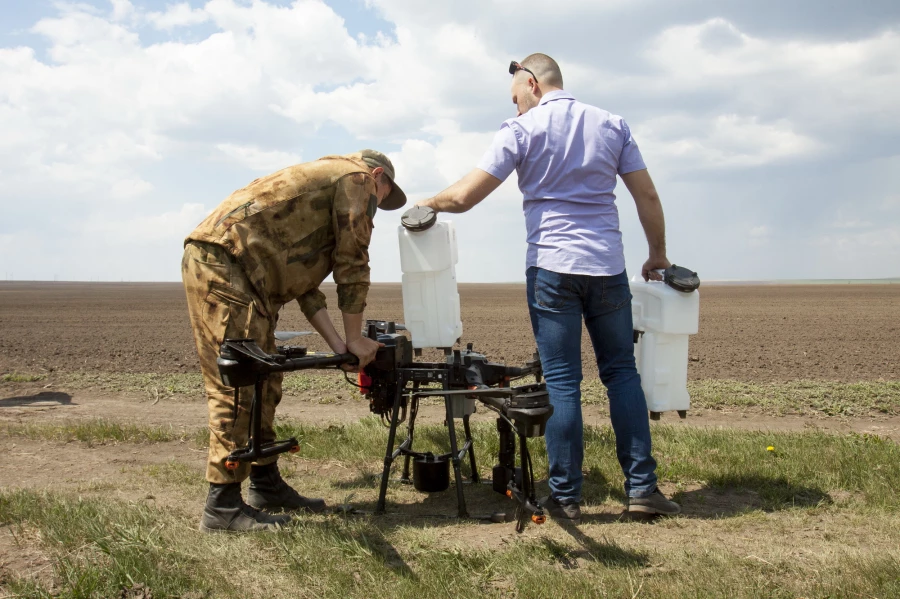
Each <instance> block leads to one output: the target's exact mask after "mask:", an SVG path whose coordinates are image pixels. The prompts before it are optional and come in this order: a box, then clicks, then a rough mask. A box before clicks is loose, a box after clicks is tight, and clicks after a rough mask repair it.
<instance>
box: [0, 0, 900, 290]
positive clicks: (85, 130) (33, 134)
mask: <svg viewBox="0 0 900 599" xmlns="http://www.w3.org/2000/svg"><path fill="white" fill-rule="evenodd" d="M532 52H544V53H547V54H550V55H551V56H553V57H554V58H556V59H557V60H558V62H559V63H560V65H561V67H562V69H563V74H564V77H565V80H566V88H567V90H568V91H569V92H571V93H572V94H574V95H575V97H576V98H578V99H580V100H582V101H585V102H589V103H592V104H595V105H598V106H601V107H603V108H605V109H607V110H609V111H610V112H613V113H616V114H620V115H622V116H624V117H625V119H626V120H627V121H628V122H629V124H630V126H631V129H632V131H633V133H634V135H635V138H636V139H637V141H638V143H639V145H640V147H641V149H642V152H643V154H644V158H645V161H646V162H647V164H648V166H649V168H650V173H651V175H652V176H653V178H654V180H655V182H656V185H657V188H658V189H659V191H660V194H661V197H662V199H663V206H664V208H665V212H666V221H667V229H668V246H669V257H670V259H671V260H673V261H674V262H676V263H679V264H684V265H687V266H690V267H692V268H693V269H695V270H697V271H698V272H699V273H700V275H701V278H706V279H780V278H788V279H798V278H881V277H896V276H900V4H898V3H897V1H896V0H865V1H862V2H858V1H857V2H850V1H841V0H829V1H827V2H825V1H823V0H793V1H791V2H784V1H783V0H758V1H756V2H745V1H737V0H716V1H713V0H683V1H677V0H563V1H559V2H546V1H544V0H541V1H538V0H515V1H512V0H498V1H495V2H487V1H484V0H479V1H475V0H456V1H455V2H426V1H424V0H327V1H324V2H323V1H319V0H297V1H295V2H289V1H285V0H268V1H263V0H254V1H250V0H210V1H206V2H205V1H203V0H191V1H189V2H180V3H178V2H167V1H166V0H130V1H129V0H83V1H81V2H68V1H53V2H51V1H48V0H28V1H25V0H0V206H2V214H0V275H2V277H3V279H10V278H12V279H16V280H22V279H38V280H53V279H54V278H56V279H59V280H108V281H120V280H128V281H175V280H178V278H179V270H178V266H179V261H180V256H181V251H182V249H181V248H182V240H183V238H184V236H185V235H186V234H187V233H188V232H189V231H190V230H192V229H193V228H194V226H196V224H197V223H199V222H200V221H201V220H202V219H203V217H204V216H205V215H206V214H207V213H208V212H209V211H210V210H212V208H213V207H214V206H216V204H218V203H219V202H220V201H221V200H222V199H224V198H225V197H226V196H227V195H228V194H229V193H231V191H233V190H234V189H237V188H240V187H242V186H244V185H245V184H247V183H248V182H250V181H251V180H253V179H254V178H256V177H258V176H260V175H262V174H266V173H268V172H271V171H274V170H277V169H279V168H281V167H284V166H288V165H290V164H293V163H296V162H301V161H305V160H313V159H315V158H318V157H320V156H323V155H327V154H335V153H348V152H352V151H355V150H358V149H360V148H363V147H372V148H376V149H380V150H382V151H384V152H386V153H388V154H389V155H390V156H391V158H392V159H393V160H394V162H395V165H396V167H397V173H398V174H397V176H398V181H399V182H400V183H401V184H402V185H403V187H404V188H405V190H406V191H407V194H408V195H409V196H410V198H411V199H413V200H415V199H417V198H423V197H427V196H429V195H432V194H434V193H435V192H437V191H439V190H441V189H442V188H444V187H445V186H446V185H448V184H449V183H452V182H453V181H455V180H456V178H458V177H459V176H461V175H463V174H464V173H466V172H467V171H468V170H470V169H471V168H472V167H474V165H475V164H476V162H477V161H478V159H479V158H480V157H481V155H482V153H483V152H484V150H485V149H486V147H487V145H488V144H489V142H490V140H491V138H492V135H493V133H494V132H495V131H496V130H497V128H498V127H499V125H500V123H501V122H502V121H503V120H504V119H506V118H509V117H511V116H514V114H515V109H514V106H513V104H512V103H511V100H510V97H509V79H510V77H509V75H508V74H507V72H506V67H507V65H508V63H509V61H510V60H511V59H514V58H515V59H521V58H524V57H525V56H526V55H528V54H530V53H532ZM514 179H515V178H514V177H513V178H512V179H510V180H509V181H507V182H506V184H504V185H503V186H502V187H501V188H500V190H498V191H497V192H496V193H495V194H493V195H492V196H491V197H489V198H488V199H487V200H485V202H484V203H483V204H482V205H480V206H479V207H478V208H476V209H475V210H473V211H472V212H470V213H468V214H465V215H456V216H453V217H452V220H454V222H455V223H456V226H457V230H458V233H459V241H460V262H459V265H458V269H457V272H458V275H459V279H460V280H461V281H471V282H490V281H519V280H523V279H524V273H523V265H524V250H525V247H524V224H523V223H524V221H523V218H522V212H521V196H520V195H519V194H518V189H517V188H516V185H515V180H514ZM617 203H618V205H619V210H620V214H621V218H622V228H623V232H624V235H625V247H626V258H627V264H628V269H629V270H630V271H632V272H635V271H637V270H638V269H639V268H640V264H641V263H642V262H643V260H644V259H645V257H646V251H647V250H646V241H645V239H644V236H643V233H642V231H641V228H640V224H639V223H638V221H637V216H636V213H635V209H634V203H633V201H632V200H631V197H630V196H629V195H628V192H627V191H626V190H625V188H624V186H620V188H619V193H618V202H617ZM398 222H399V215H398V214H395V213H387V212H380V213H379V214H378V215H377V217H376V229H375V234H374V237H373V242H372V247H371V257H372V263H373V280H376V281H396V280H399V278H400V270H399V258H398V250H397V237H396V227H397V223H398Z"/></svg>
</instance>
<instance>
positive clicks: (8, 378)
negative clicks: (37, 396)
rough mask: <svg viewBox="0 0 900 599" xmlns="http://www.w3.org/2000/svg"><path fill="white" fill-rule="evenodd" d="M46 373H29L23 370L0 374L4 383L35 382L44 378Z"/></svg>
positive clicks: (0, 378)
mask: <svg viewBox="0 0 900 599" xmlns="http://www.w3.org/2000/svg"><path fill="white" fill-rule="evenodd" d="M45 376H46V375H43V374H27V373H22V372H8V373H6V374H2V375H0V382H2V383H34V382H36V381H42V380H44V378H45Z"/></svg>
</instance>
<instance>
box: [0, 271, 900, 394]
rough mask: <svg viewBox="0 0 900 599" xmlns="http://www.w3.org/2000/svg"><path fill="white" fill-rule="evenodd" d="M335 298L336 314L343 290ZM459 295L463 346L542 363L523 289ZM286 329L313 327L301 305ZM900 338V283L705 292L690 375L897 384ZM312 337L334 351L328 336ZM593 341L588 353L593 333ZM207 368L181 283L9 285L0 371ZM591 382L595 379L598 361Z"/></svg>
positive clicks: (474, 288)
mask: <svg viewBox="0 0 900 599" xmlns="http://www.w3.org/2000/svg"><path fill="white" fill-rule="evenodd" d="M325 291H326V293H327V295H328V296H329V305H330V306H332V311H333V312H336V310H335V308H336V305H337V300H336V296H335V293H334V287H333V286H327V288H326V289H325ZM460 295H461V299H462V318H463V324H464V329H465V331H464V334H463V342H473V343H474V344H475V348H476V349H478V350H481V351H483V352H484V353H486V354H487V355H488V357H490V358H491V359H493V360H497V361H505V362H508V363H517V362H521V361H524V360H526V359H528V358H529V357H530V356H531V352H532V351H533V348H534V342H533V339H532V336H531V329H530V325H529V321H528V311H527V307H526V305H525V297H524V296H525V290H524V287H523V286H522V285H460ZM366 313H367V315H368V316H369V317H371V318H381V319H394V320H398V321H402V319H403V308H402V300H401V296H400V286H399V285H397V284H377V285H374V286H373V287H372V290H371V292H370V297H369V307H368V308H367V311H366ZM333 315H334V314H333ZM279 328H280V329H283V330H305V329H308V328H309V325H308V324H307V323H306V320H305V319H304V318H303V316H302V314H301V313H300V310H299V308H298V307H297V305H296V304H290V305H288V306H285V308H284V309H283V310H282V314H281V323H280V326H279ZM898 337H900V285H823V286H810V285H798V286H775V285H768V286H730V285H728V286H706V287H703V288H701V309H700V333H699V334H698V335H696V336H695V337H693V338H692V339H691V350H690V353H691V356H692V361H691V363H690V366H689V377H690V378H691V379H692V380H696V379H737V380H742V381H786V380H794V379H819V380H839V381H867V380H888V381H891V380H898V379H900V350H897V347H898V342H897V339H898ZM307 339H309V340H310V341H309V346H310V347H312V348H314V349H316V348H317V349H325V348H324V346H323V345H322V343H321V341H320V340H318V339H317V338H315V337H309V338H307ZM583 340H584V342H585V356H586V357H589V356H590V349H589V346H588V344H587V336H586V335H584V336H583ZM693 360H696V361H693ZM197 368H198V363H197V360H196V357H195V355H194V347H193V342H192V339H191V334H190V328H189V325H188V320H187V311H186V307H185V301H184V295H183V291H182V289H181V286H180V285H179V284H174V283H172V284H169V283H18V282H12V283H10V282H0V373H4V372H12V371H19V372H26V373H39V372H43V371H45V370H60V371H79V370H86V371H104V372H189V371H194V370H196V369H197ZM585 376H596V367H595V366H594V365H593V364H591V362H590V360H589V359H586V360H585Z"/></svg>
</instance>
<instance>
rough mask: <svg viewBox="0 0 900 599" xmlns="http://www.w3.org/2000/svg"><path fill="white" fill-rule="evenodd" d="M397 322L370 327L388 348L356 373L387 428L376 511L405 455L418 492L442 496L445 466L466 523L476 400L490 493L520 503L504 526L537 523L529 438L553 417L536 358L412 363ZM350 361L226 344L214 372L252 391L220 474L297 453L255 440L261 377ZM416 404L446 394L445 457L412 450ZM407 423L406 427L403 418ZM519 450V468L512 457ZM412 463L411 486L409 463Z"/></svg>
mask: <svg viewBox="0 0 900 599" xmlns="http://www.w3.org/2000/svg"><path fill="white" fill-rule="evenodd" d="M398 328H401V329H402V325H396V324H395V323H393V322H384V321H372V320H370V321H367V331H366V336H367V337H368V338H370V339H374V340H376V341H378V342H380V343H383V344H384V347H381V348H379V350H378V353H377V354H376V356H375V360H374V361H373V362H372V363H371V364H369V365H367V366H366V367H365V369H364V370H363V371H362V372H360V374H359V383H358V385H357V386H358V387H359V388H360V391H361V392H363V393H365V394H366V397H367V398H368V399H369V408H370V410H371V411H372V412H373V413H374V414H377V415H379V416H380V417H381V419H382V420H383V421H384V422H385V423H386V425H387V426H388V429H389V430H388V441H387V448H386V450H385V456H384V469H383V471H382V474H381V487H380V489H379V494H378V503H377V504H376V508H375V512H376V513H384V511H385V500H386V499H385V498H386V495H387V487H388V482H389V477H390V471H391V466H392V465H393V463H394V460H396V459H397V458H398V457H400V456H401V455H402V456H403V457H404V465H403V474H402V476H401V481H402V482H407V483H408V482H412V483H413V484H414V486H415V488H416V489H417V490H419V491H424V492H438V491H445V490H447V489H448V488H449V485H450V474H449V470H450V465H451V464H452V466H453V472H454V477H455V482H456V499H457V506H458V516H459V517H468V516H469V514H468V511H467V509H466V500H465V496H464V494H463V477H462V472H461V464H462V461H463V459H464V458H465V457H466V456H467V455H468V459H469V466H470V468H471V473H472V474H471V480H472V482H474V483H478V482H481V481H480V477H479V475H478V469H477V467H476V465H475V449H474V447H473V444H472V435H471V429H470V425H469V417H470V416H471V414H472V413H474V411H475V403H476V401H477V402H480V403H481V404H483V405H484V406H485V407H487V408H488V409H490V410H493V411H494V412H496V413H497V415H498V417H497V432H498V435H499V441H500V450H499V457H498V464H497V465H496V466H494V469H493V472H492V481H491V484H492V486H493V489H494V491H496V492H498V493H501V494H503V495H506V496H508V497H510V498H511V499H512V500H513V501H514V502H515V504H516V508H515V512H514V513H512V512H510V513H509V515H508V516H506V517H505V519H506V520H515V521H516V530H517V531H518V532H521V531H522V530H524V528H525V525H526V524H527V522H528V521H529V520H531V521H532V522H535V523H538V524H542V523H543V522H544V520H545V516H544V512H543V509H542V508H541V506H540V505H539V504H538V502H537V500H536V498H535V488H534V472H533V468H532V463H531V455H530V453H529V451H528V444H527V440H528V438H530V437H541V436H543V435H544V430H545V427H546V424H547V421H548V420H549V419H550V416H551V414H552V413H553V407H552V406H551V405H550V401H549V396H548V394H547V389H546V386H545V384H544V383H541V377H542V374H543V373H542V370H541V363H540V359H539V358H538V357H537V355H535V358H534V360H533V361H531V362H528V363H527V364H525V366H523V367H512V366H505V365H503V364H498V363H494V362H489V361H488V360H487V358H486V357H485V356H484V355H483V354H479V353H477V352H475V351H474V350H473V349H472V345H471V344H469V345H468V347H467V348H466V349H465V350H454V351H452V352H450V353H449V354H448V355H447V360H446V362H417V361H414V359H413V348H412V344H411V343H410V341H409V339H407V338H406V337H404V336H403V335H402V334H399V333H397V329H398ZM355 361H356V356H354V355H352V354H339V355H336V354H311V353H307V352H306V350H305V348H297V347H286V348H279V349H278V352H277V353H275V354H269V353H266V352H264V351H263V350H262V349H261V348H260V347H259V346H258V345H257V344H256V343H255V342H254V341H253V340H252V339H226V340H225V342H224V343H223V344H222V346H221V350H220V354H219V358H218V366H219V372H220V374H221V376H222V381H223V382H224V383H225V384H226V385H227V386H229V387H233V388H234V389H235V396H237V393H238V392H239V389H240V388H242V387H248V386H251V385H252V386H254V394H253V401H252V404H251V419H250V423H251V424H250V437H249V443H248V446H247V447H244V448H240V449H237V450H235V451H233V452H232V453H231V454H230V455H229V456H228V458H227V460H226V462H225V465H226V468H232V469H233V468H237V466H238V464H239V463H240V462H253V461H256V460H258V459H260V458H264V457H269V456H273V455H276V454H280V453H284V452H286V451H291V452H295V451H298V450H299V443H298V441H297V440H296V439H294V438H291V439H287V440H283V441H274V442H271V443H261V441H260V439H261V438H262V435H261V413H262V401H261V399H262V391H263V388H264V385H265V382H266V379H267V378H268V377H269V375H270V374H271V373H273V372H292V371H295V370H306V369H311V368H336V367H340V366H342V365H344V364H352V363H354V362H355ZM529 375H534V377H535V383H532V384H527V385H522V386H516V387H512V386H511V383H512V381H514V380H516V379H520V378H523V377H526V376H529ZM422 397H443V398H444V407H445V411H446V421H445V424H446V426H447V429H448V436H449V440H450V452H449V453H446V454H443V455H439V456H434V455H432V454H431V453H418V452H415V451H413V439H414V437H415V423H416V416H417V413H418V408H419V400H420V399H421V398H422ZM407 416H408V421H407ZM456 418H461V419H462V422H463V432H464V441H463V443H462V445H461V446H460V444H459V441H458V438H457V434H456V426H455V423H454V422H455V419H456ZM403 422H407V437H406V439H405V440H403V441H402V442H401V443H400V444H399V445H398V446H396V447H395V445H396V440H397V439H396V435H397V428H398V427H399V426H400V424H402V423H403ZM517 445H518V465H516V454H517ZM411 461H412V467H413V470H412V479H410V462H411Z"/></svg>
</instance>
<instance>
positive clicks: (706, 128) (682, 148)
mask: <svg viewBox="0 0 900 599" xmlns="http://www.w3.org/2000/svg"><path fill="white" fill-rule="evenodd" d="M640 145H641V146H642V147H650V148H653V150H652V152H653V153H654V155H655V158H656V160H655V162H659V163H662V164H664V165H665V166H664V168H665V169H667V170H671V169H673V168H679V167H684V166H685V165H688V166H689V168H703V167H708V168H720V167H756V166H762V165H765V164H770V163H773V162H782V161H784V160H786V159H792V158H803V157H810V156H813V155H814V154H815V153H817V152H820V151H822V147H823V146H822V144H821V143H820V142H818V141H817V140H815V139H813V138H810V137H807V136H805V135H802V134H798V133H796V132H795V131H794V129H793V126H792V124H791V123H790V122H789V121H787V120H786V119H779V120H777V121H775V122H772V123H761V122H760V121H759V119H758V118H756V117H742V116H738V115H735V114H726V115H718V116H714V117H711V118H705V119H704V118H696V117H691V116H688V115H673V116H665V117H659V118H655V119H650V120H648V121H644V122H643V123H642V125H641V139H640Z"/></svg>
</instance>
